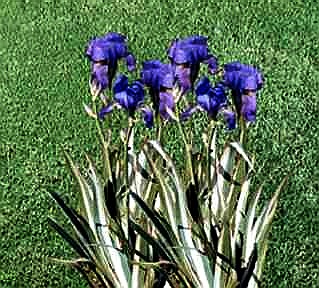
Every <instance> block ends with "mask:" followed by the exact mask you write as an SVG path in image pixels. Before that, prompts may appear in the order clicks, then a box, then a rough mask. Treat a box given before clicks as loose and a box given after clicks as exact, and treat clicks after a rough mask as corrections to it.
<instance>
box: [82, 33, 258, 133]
mask: <svg viewBox="0 0 319 288" xmlns="http://www.w3.org/2000/svg"><path fill="white" fill-rule="evenodd" d="M167 54H168V59H169V63H162V62H161V61H160V60H149V61H145V62H143V65H142V71H141V73H140V79H138V80H135V81H133V82H132V83H131V84H129V81H128V78H127V76H125V75H118V76H117V77H116V80H115V83H114V85H113V87H112V81H113V79H114V78H115V76H116V71H117V69H118V61H119V60H120V59H122V58H124V59H125V60H126V64H127V67H128V70H129V71H133V70H134V69H135V66H136V61H135V57H134V56H133V55H132V54H131V53H130V52H129V51H128V47H127V42H126V38H125V36H123V35H121V34H118V33H114V32H111V33H108V34H106V35H105V36H103V37H101V38H95V39H93V40H91V41H90V43H89V45H88V47H87V49H86V55H87V57H88V58H89V60H90V61H91V68H92V70H91V83H92V84H93V85H95V86H96V87H98V88H99V91H103V90H105V89H106V88H108V89H110V90H111V89H113V95H114V96H113V100H112V101H109V103H106V105H105V107H103V108H102V109H101V110H100V111H99V113H98V116H99V118H100V119H104V118H105V116H106V115H107V114H108V113H110V112H112V111H113V109H114V108H115V107H117V108H122V109H125V110H127V111H128V113H129V116H132V117H133V116H134V113H135V112H136V111H140V112H141V113H142V114H143V117H144V122H145V124H146V126H147V127H149V128H151V127H152V126H153V123H154V121H153V118H154V116H153V112H154V114H155V115H156V116H158V115H159V116H160V117H161V118H162V119H164V120H171V119H170V113H169V111H173V112H174V111H175V108H176V104H177V102H178V101H179V99H180V98H178V97H176V94H178V95H180V96H181V97H184V96H183V95H185V94H186V93H189V92H194V94H195V95H196V103H195V104H194V105H191V106H189V107H186V108H185V109H184V111H183V112H182V113H181V114H180V119H181V120H182V121H185V120H187V119H189V118H190V117H191V116H192V115H193V114H194V113H195V112H197V111H205V112H207V113H208V116H209V118H210V119H212V120H217V116H218V115H219V114H222V115H223V117H224V119H225V122H226V124H227V127H228V129H230V130H231V129H234V128H235V127H236V120H238V119H240V118H243V119H244V120H245V121H246V122H254V121H255V120H256V110H257V91H258V90H260V89H261V88H262V86H263V76H262V74H261V72H260V71H259V70H257V69H256V68H254V67H252V66H250V65H245V64H242V63H240V62H231V63H228V64H225V65H224V66H223V69H218V62H217V58H216V57H215V56H214V55H213V54H212V53H211V52H210V51H209V48H208V38H207V37H204V36H191V37H187V38H184V39H175V40H174V41H173V42H172V43H171V45H170V47H169V49H168V51H167ZM201 64H206V65H207V68H208V72H209V74H211V75H215V74H217V73H216V72H217V71H221V70H222V71H223V76H222V79H221V80H220V81H219V82H218V83H217V84H216V85H215V86H213V85H212V84H211V82H210V80H209V78H208V77H202V78H201V79H200V80H199V81H197V78H198V76H199V71H200V65H201ZM145 87H147V88H148V90H149V94H150V96H151V100H152V104H153V107H152V108H153V109H152V110H151V109H150V108H148V107H147V106H146V105H145V103H144V99H145V95H144V89H145ZM176 89H178V93H176V91H177V90H176ZM229 93H230V94H231V96H232V97H231V99H232V100H231V101H230V100H229V99H228V97H227V95H228V94H229ZM231 103H233V104H234V106H235V110H236V112H233V111H232V109H231Z"/></svg>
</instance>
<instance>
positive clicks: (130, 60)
mask: <svg viewBox="0 0 319 288" xmlns="http://www.w3.org/2000/svg"><path fill="white" fill-rule="evenodd" d="M126 65H127V69H128V71H129V72H132V71H134V70H135V68H136V60H135V57H134V56H133V55H132V54H128V55H127V56H126Z"/></svg>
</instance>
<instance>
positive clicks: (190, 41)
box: [168, 36, 218, 93]
mask: <svg viewBox="0 0 319 288" xmlns="http://www.w3.org/2000/svg"><path fill="white" fill-rule="evenodd" d="M207 40H208V37H205V36H191V37H188V38H184V39H176V40H174V41H173V43H172V44H171V46H170V48H169V49H168V57H169V59H170V60H171V63H172V64H173V65H174V66H175V67H176V76H177V78H178V82H179V85H180V86H181V88H182V91H183V93H185V92H187V91H189V90H190V89H192V88H193V86H194V83H195V81H196V79H197V77H198V73H199V69H200V63H205V64H207V65H208V69H209V72H210V73H211V74H214V73H215V72H216V71H217V66H218V63H217V58H216V57H215V56H214V55H212V54H211V53H210V52H209V49H208V44H207Z"/></svg>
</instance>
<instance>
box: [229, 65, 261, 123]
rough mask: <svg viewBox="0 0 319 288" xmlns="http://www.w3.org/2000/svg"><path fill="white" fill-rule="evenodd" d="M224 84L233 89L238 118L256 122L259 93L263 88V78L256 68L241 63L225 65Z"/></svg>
mask: <svg viewBox="0 0 319 288" xmlns="http://www.w3.org/2000/svg"><path fill="white" fill-rule="evenodd" d="M224 84H225V85H226V86H227V87H228V88H230V89H231V91H232V96H233V101H234V104H235V107H236V110H237V115H238V117H243V119H244V120H245V121H246V122H255V120H256V110H257V91H258V90H260V89H261V88H262V86H263V76H262V74H261V72H260V71H258V70H257V69H256V68H254V67H252V66H250V65H245V64H242V63H240V62H232V63H228V64H225V65H224Z"/></svg>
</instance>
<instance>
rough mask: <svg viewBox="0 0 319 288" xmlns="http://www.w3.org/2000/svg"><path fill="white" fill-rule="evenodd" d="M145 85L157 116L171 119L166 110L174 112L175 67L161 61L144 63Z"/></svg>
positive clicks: (143, 75)
mask: <svg viewBox="0 0 319 288" xmlns="http://www.w3.org/2000/svg"><path fill="white" fill-rule="evenodd" d="M141 78H142V81H143V83H144V84H145V85H146V86H148V87H149V90H150V95H151V98H152V102H153V107H154V110H155V114H156V115H158V114H160V115H161V117H162V118H164V119H166V120H167V119H169V115H168V113H167V110H166V108H169V109H171V110H172V111H174V109H175V100H174V97H173V95H172V89H173V87H174V85H175V76H174V70H173V66H172V65H171V64H164V63H162V62H161V61H159V60H150V61H146V62H144V63H143V69H142V72H141Z"/></svg>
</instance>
